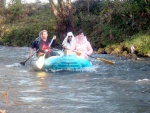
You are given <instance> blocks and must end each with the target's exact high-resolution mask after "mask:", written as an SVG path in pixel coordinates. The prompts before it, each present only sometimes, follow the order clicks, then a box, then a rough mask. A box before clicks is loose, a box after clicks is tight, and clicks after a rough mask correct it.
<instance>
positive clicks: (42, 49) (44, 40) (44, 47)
mask: <svg viewBox="0 0 150 113" xmlns="http://www.w3.org/2000/svg"><path fill="white" fill-rule="evenodd" d="M53 39H54V40H55V39H56V36H55V35H54V36H53ZM50 42H51V40H49V38H48V31H47V30H43V31H42V32H41V40H40V42H39V51H38V57H40V56H42V55H44V54H46V55H45V57H46V58H48V57H50V56H52V55H51V45H50ZM52 43H53V42H52Z"/></svg>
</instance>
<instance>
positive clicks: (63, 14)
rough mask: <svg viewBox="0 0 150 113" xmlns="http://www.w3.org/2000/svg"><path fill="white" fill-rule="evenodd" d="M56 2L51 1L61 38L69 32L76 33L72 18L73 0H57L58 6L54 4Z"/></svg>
mask: <svg viewBox="0 0 150 113" xmlns="http://www.w3.org/2000/svg"><path fill="white" fill-rule="evenodd" d="M54 1H56V0H49V2H50V7H51V10H52V11H53V14H54V16H55V17H56V21H57V28H56V30H57V32H58V33H59V35H60V36H64V34H65V33H66V32H68V31H74V27H73V26H74V25H73V18H72V6H71V0H66V2H64V1H63V0H57V4H55V3H54Z"/></svg>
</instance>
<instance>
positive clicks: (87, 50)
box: [75, 29, 93, 59]
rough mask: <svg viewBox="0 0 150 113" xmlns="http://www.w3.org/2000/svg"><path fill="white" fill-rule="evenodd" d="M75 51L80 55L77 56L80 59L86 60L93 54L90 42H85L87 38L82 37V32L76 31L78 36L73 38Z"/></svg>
mask: <svg viewBox="0 0 150 113" xmlns="http://www.w3.org/2000/svg"><path fill="white" fill-rule="evenodd" d="M75 39H76V44H75V51H77V52H79V53H81V54H79V56H80V57H82V58H86V59H87V58H88V56H89V55H91V54H92V53H93V48H92V46H91V44H90V42H89V41H88V40H87V37H86V36H85V35H84V32H83V30H82V29H81V30H79V31H78V35H77V36H76V37H75Z"/></svg>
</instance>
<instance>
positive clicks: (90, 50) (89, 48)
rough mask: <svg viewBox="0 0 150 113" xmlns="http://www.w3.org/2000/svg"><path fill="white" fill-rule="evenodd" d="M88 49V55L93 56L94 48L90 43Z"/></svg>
mask: <svg viewBox="0 0 150 113" xmlns="http://www.w3.org/2000/svg"><path fill="white" fill-rule="evenodd" d="M87 49H88V51H87V53H86V54H87V55H91V54H92V53H93V48H92V46H91V44H90V42H88V44H87Z"/></svg>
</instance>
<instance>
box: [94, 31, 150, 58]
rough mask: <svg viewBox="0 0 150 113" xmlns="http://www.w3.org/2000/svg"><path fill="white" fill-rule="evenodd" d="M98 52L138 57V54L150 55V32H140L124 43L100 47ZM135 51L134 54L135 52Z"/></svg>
mask: <svg viewBox="0 0 150 113" xmlns="http://www.w3.org/2000/svg"><path fill="white" fill-rule="evenodd" d="M96 53H98V54H113V55H116V56H123V57H126V58H129V59H130V57H132V58H133V59H136V58H137V57H138V56H140V57H141V56H142V57H150V32H146V33H144V32H143V33H138V34H136V35H134V36H132V37H131V38H130V39H128V40H125V41H123V42H122V43H116V44H112V45H108V46H106V47H104V48H99V49H98V51H97V52H96ZM133 53H134V54H133Z"/></svg>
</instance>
